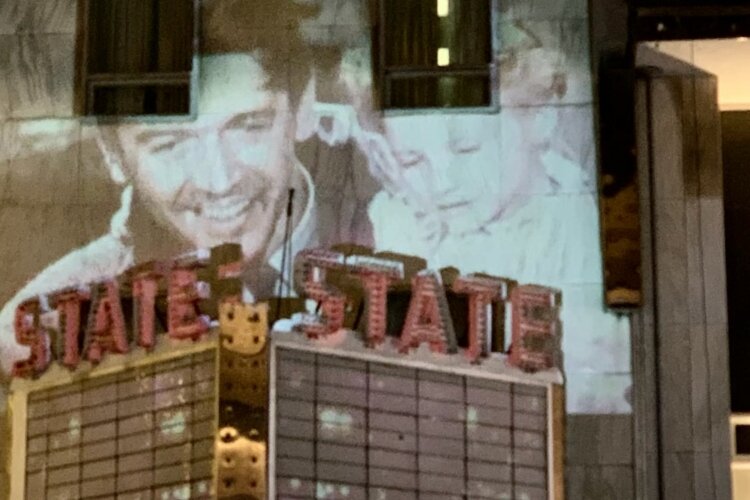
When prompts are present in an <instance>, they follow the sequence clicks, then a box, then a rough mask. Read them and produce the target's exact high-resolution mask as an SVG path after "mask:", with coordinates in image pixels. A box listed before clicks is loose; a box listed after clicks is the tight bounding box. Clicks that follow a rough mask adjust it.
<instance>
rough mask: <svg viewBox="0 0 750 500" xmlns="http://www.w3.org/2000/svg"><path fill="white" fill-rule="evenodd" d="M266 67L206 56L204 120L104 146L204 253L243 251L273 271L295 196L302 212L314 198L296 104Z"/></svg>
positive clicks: (126, 128)
mask: <svg viewBox="0 0 750 500" xmlns="http://www.w3.org/2000/svg"><path fill="white" fill-rule="evenodd" d="M263 62H265V60H264V59H263V58H260V57H258V55H257V54H255V53H251V54H222V55H212V56H205V57H204V58H203V60H202V63H201V74H202V75H203V76H202V82H201V87H200V96H199V104H198V109H199V115H198V117H197V118H196V119H195V120H193V121H189V122H181V123H152V124H143V123H138V124H121V125H117V126H116V127H115V129H114V131H110V132H109V133H105V134H103V136H105V137H109V140H106V141H105V142H110V146H109V149H112V148H111V141H112V140H114V143H115V148H114V149H115V154H114V156H115V157H117V158H119V161H114V162H110V163H112V164H113V165H110V168H120V169H121V170H122V172H121V174H122V175H123V176H124V178H127V179H130V180H131V181H132V182H133V184H134V185H135V187H136V190H137V192H138V193H139V197H140V198H141V199H144V200H145V201H146V203H147V205H148V208H149V209H150V211H151V212H152V213H153V214H154V216H155V217H157V218H158V219H160V220H161V221H162V222H166V223H167V225H169V226H171V227H172V228H173V229H174V230H176V231H177V232H178V233H179V234H180V235H181V236H182V237H183V238H184V239H186V240H188V241H190V242H191V243H192V244H193V245H195V246H196V247H202V248H206V247H211V246H215V245H218V244H221V243H224V242H238V243H240V244H241V245H242V248H243V251H244V254H245V257H246V260H247V261H255V260H257V261H262V262H265V260H267V259H268V258H269V257H270V255H271V254H272V253H273V252H274V251H275V250H276V249H278V248H279V246H280V245H281V242H282V241H281V240H282V237H283V228H284V220H283V217H284V209H285V206H286V202H287V196H288V190H289V189H290V188H295V193H296V195H295V197H296V198H297V206H305V204H301V203H300V200H299V198H300V197H301V196H300V195H302V196H304V197H306V196H308V195H309V193H307V186H306V184H305V181H304V176H303V173H302V171H301V168H300V167H298V163H297V160H296V159H295V156H294V131H295V124H296V119H295V113H294V112H293V108H294V103H293V102H291V99H290V93H289V92H288V90H287V89H286V88H285V86H284V82H283V80H282V81H281V82H279V81H276V80H275V79H274V77H273V75H272V74H270V72H269V71H267V69H266V68H264V66H263ZM117 175H119V174H118V173H117V172H113V176H114V177H117ZM303 201H304V200H303ZM297 212H301V210H298V211H297ZM293 222H295V221H293ZM293 227H294V226H293Z"/></svg>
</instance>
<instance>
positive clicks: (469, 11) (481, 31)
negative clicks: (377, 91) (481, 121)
mask: <svg viewBox="0 0 750 500" xmlns="http://www.w3.org/2000/svg"><path fill="white" fill-rule="evenodd" d="M491 3H492V0H381V1H380V8H379V10H380V19H379V23H378V25H379V29H378V36H379V44H378V50H379V53H378V57H377V64H378V65H379V68H378V73H379V78H380V82H379V83H380V86H381V88H382V103H383V107H384V108H397V109H398V108H442V107H459V108H463V107H485V106H489V105H491V104H492V91H491V80H492V79H491V74H492V36H491V33H492V26H491V17H492V16H491V12H492V9H491Z"/></svg>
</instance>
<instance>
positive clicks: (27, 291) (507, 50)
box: [0, 2, 630, 413]
mask: <svg viewBox="0 0 750 500" xmlns="http://www.w3.org/2000/svg"><path fill="white" fill-rule="evenodd" d="M290 4H294V5H297V7H298V8H300V9H303V10H302V11H304V13H305V15H304V16H303V15H302V14H300V16H299V19H298V20H300V21H301V22H300V23H298V24H299V25H298V26H296V28H291V29H290V30H289V33H291V34H293V36H292V35H290V36H284V37H282V38H283V43H281V42H280V36H279V34H278V33H274V32H272V31H273V30H270V29H269V30H266V31H263V30H260V32H262V36H260V35H258V29H257V28H258V27H257V26H251V27H248V26H244V25H241V24H238V21H237V19H243V16H244V15H245V14H242V12H240V11H241V10H242V9H243V8H246V7H243V5H245V3H242V2H227V3H223V4H221V5H225V6H226V5H231V6H233V7H231V8H230V7H222V8H216V9H213V8H211V7H210V3H209V7H206V11H205V12H204V14H203V15H204V19H203V20H202V21H203V23H204V25H205V26H207V27H209V28H210V27H212V26H213V27H216V26H228V27H231V28H232V29H230V28H222V29H221V30H219V29H213V30H208V31H207V33H209V35H210V36H208V37H207V39H206V40H205V47H204V49H203V53H202V54H201V56H200V57H199V61H198V62H199V68H200V71H199V84H198V85H197V88H196V90H197V92H196V94H195V108H196V110H197V116H195V117H191V118H186V119H178V120H162V121H154V120H138V119H132V118H128V119H125V120H121V121H119V122H116V123H96V122H91V121H87V122H85V123H84V124H83V126H82V132H81V133H80V134H78V135H76V134H69V136H68V135H65V134H63V131H62V129H60V131H59V132H58V133H57V134H56V133H55V131H54V130H53V128H51V126H47V127H46V128H43V130H42V131H41V132H40V129H39V127H36V128H34V127H33V126H32V127H25V128H24V127H21V128H20V129H19V134H21V135H23V134H24V133H28V134H32V136H33V143H34V144H35V148H36V150H35V151H34V154H41V153H45V154H48V155H55V154H58V153H57V152H58V151H59V147H60V143H64V142H66V141H68V144H70V143H73V142H74V141H81V140H82V141H86V144H87V145H88V146H87V147H88V149H87V151H89V153H90V154H89V156H90V158H88V159H87V161H88V162H89V163H90V164H91V165H93V170H95V171H96V172H97V174H96V175H97V176H98V178H99V179H100V180H101V189H102V190H103V191H104V190H108V191H107V192H112V193H114V196H113V199H114V204H113V206H112V209H111V210H109V211H104V212H97V213H92V214H91V216H92V218H93V217H99V218H101V221H100V222H101V224H99V225H94V226H95V227H99V226H101V227H103V228H106V229H105V230H104V231H103V233H102V232H99V233H98V237H94V238H87V240H86V241H82V242H81V243H80V244H78V245H75V246H71V248H72V251H68V250H67V249H66V252H67V254H65V255H63V256H62V257H59V256H58V257H55V258H54V259H48V261H47V262H41V263H39V265H40V269H35V270H33V271H32V270H29V271H28V272H27V274H25V275H23V276H22V277H20V278H19V280H18V281H19V282H18V283H14V282H9V283H6V284H5V285H4V286H5V287H7V288H6V289H5V290H4V293H5V295H4V297H6V298H7V299H6V300H7V302H6V303H5V304H4V306H3V307H2V310H0V354H1V356H2V357H1V359H0V362H2V365H3V368H5V369H6V370H7V369H8V367H9V366H10V365H11V363H12V361H13V360H15V359H19V358H23V357H24V356H25V354H26V353H25V352H24V350H23V349H22V348H20V347H18V346H17V345H16V343H15V341H14V338H13V315H14V310H15V308H16V306H17V305H18V303H19V302H20V301H21V300H23V299H25V298H28V297H31V296H34V295H42V296H43V295H45V294H49V293H51V292H53V291H56V290H59V289H61V288H65V287H69V286H76V285H82V284H85V283H90V282H95V281H97V280H101V279H106V278H108V277H111V276H115V275H117V274H119V273H122V272H123V271H124V270H126V269H127V268H128V267H130V266H132V265H133V264H134V263H137V262H144V261H147V260H152V259H156V258H165V257H170V256H174V255H177V254H180V253H183V252H190V251H194V250H196V249H198V248H207V247H211V246H215V245H218V244H220V243H223V242H236V243H240V244H241V246H242V250H243V254H244V260H245V262H244V269H245V271H244V274H243V277H244V283H245V299H246V300H253V299H257V300H262V299H266V298H268V297H271V296H273V295H274V294H275V293H276V292H277V290H278V289H279V281H280V279H281V278H280V274H281V267H282V266H281V256H282V247H283V243H284V240H285V231H286V228H287V225H288V227H289V239H290V241H291V246H292V249H293V251H294V252H297V251H299V250H301V249H303V248H307V247H312V246H318V245H325V246H328V245H332V244H335V243H357V244H363V245H369V246H374V247H375V249H376V250H389V251H395V252H400V253H405V254H410V255H416V256H420V257H424V258H425V259H427V261H428V263H429V265H430V266H431V267H432V268H440V267H444V266H455V267H457V268H459V269H460V270H461V272H462V273H464V274H466V273H471V272H485V273H489V274H493V275H498V276H507V277H510V278H513V279H516V280H519V281H521V282H526V283H531V282H533V283H539V284H543V285H548V286H553V287H558V288H561V289H562V291H563V296H564V297H565V302H564V307H563V322H564V335H563V347H564V353H565V360H564V362H565V370H566V373H567V375H568V387H569V388H570V390H569V393H568V398H567V400H568V409H569V411H573V412H584V413H585V412H628V411H630V406H629V402H628V401H627V399H626V394H627V388H628V386H629V384H630V377H629V375H628V374H629V354H628V352H629V347H628V324H627V321H626V320H624V319H619V318H618V317H616V316H614V315H611V314H609V313H606V312H605V311H604V309H603V306H602V296H601V286H602V285H601V283H602V277H601V273H602V271H601V254H600V248H599V233H598V209H597V204H596V196H595V179H594V174H593V135H592V130H591V129H592V118H591V114H590V113H591V110H590V104H583V105H576V106H572V105H569V104H567V102H568V101H566V99H567V100H570V99H572V97H571V96H575V95H577V94H580V93H581V88H582V85H584V86H585V82H584V84H582V83H581V80H585V78H582V77H581V72H584V71H588V69H587V64H584V63H581V62H580V61H577V62H574V63H571V62H570V60H569V57H568V55H565V54H561V53H560V51H559V49H558V48H557V47H556V46H555V44H554V43H553V42H552V41H549V40H546V38H545V36H546V35H545V36H536V35H537V34H535V32H534V29H546V27H545V26H544V24H543V23H542V24H536V25H534V27H533V29H532V28H529V27H524V26H521V25H520V24H519V23H513V24H512V25H510V24H509V25H508V26H507V27H505V26H503V27H501V28H502V30H504V31H503V33H504V35H503V36H504V37H505V38H507V40H506V39H504V41H503V48H502V52H501V53H500V54H498V55H497V59H498V66H499V69H500V75H501V77H500V78H498V81H497V82H496V83H495V86H496V87H497V89H496V90H497V92H498V93H499V97H500V98H499V102H500V109H499V110H495V111H492V112H491V111H488V112H482V113H479V112H470V113H467V112H451V113H442V112H439V111H437V112H435V111H432V112H417V113H412V114H408V115H405V114H391V113H385V114H384V113H382V112H381V111H378V110H376V109H375V106H374V105H373V89H374V86H373V81H372V79H373V77H372V69H371V61H370V45H369V38H368V37H369V27H368V25H367V21H366V19H365V18H364V15H365V14H364V13H365V12H366V9H361V8H354V7H352V5H355V2H351V3H347V5H348V7H347V8H345V9H342V10H341V11H340V12H339V11H336V12H333V13H332V12H328V11H327V10H326V9H329V10H330V9H332V7H330V5H333V4H332V3H331V4H330V5H329V4H328V3H326V4H325V5H328V7H326V8H324V9H323V10H321V11H316V10H315V5H314V2H312V3H311V2H290ZM350 4H351V5H350ZM357 5H359V4H358V3H357ZM248 8H249V7H248ZM237 9H239V11H238V10H237ZM302 11H301V12H302ZM311 13H312V14H313V15H312V16H311V15H309V14H311ZM324 14H325V15H324ZM292 17H293V16H292ZM295 19H296V18H295ZM331 19H334V20H336V21H335V22H334V25H333V26H332V27H330V28H331V29H323V27H321V23H322V24H325V23H329V24H330V23H331V22H332V21H331ZM337 23H338V24H337ZM326 26H327V25H326ZM235 28H236V29H235ZM253 30H256V31H253ZM287 34H288V33H284V35H287ZM224 35H226V39H222V38H220V37H221V36H224ZM567 36H568V38H570V39H572V40H575V39H576V37H579V38H580V37H586V36H587V35H586V32H585V30H584V31H581V32H580V33H572V34H571V33H568V34H567ZM578 45H581V44H580V43H578ZM576 46H577V45H576ZM583 54H584V55H583V56H581V57H585V51H583ZM576 57H578V56H576ZM536 67H543V68H544V71H542V70H539V71H536V70H535V69H534V68H536ZM531 101H534V103H535V104H534V105H530V104H529V103H530V102H531ZM34 134H36V135H34ZM45 148H46V149H45ZM56 148H57V149H56ZM43 149H44V151H42V150H43ZM19 154H25V153H23V152H21V153H19ZM79 156H80V157H83V156H84V155H83V154H81V155H78V156H76V160H78V161H81V159H80V158H79ZM0 160H1V158H0ZM290 190H293V192H294V196H293V210H292V211H291V215H289V216H288V215H287V213H288V212H287V205H288V202H289V196H290ZM43 244H44V243H42V242H41V241H40V242H39V245H43ZM28 251H30V252H33V251H34V248H33V247H29V248H28ZM16 272H17V273H18V274H19V275H20V274H21V273H22V271H20V270H17V271H16Z"/></svg>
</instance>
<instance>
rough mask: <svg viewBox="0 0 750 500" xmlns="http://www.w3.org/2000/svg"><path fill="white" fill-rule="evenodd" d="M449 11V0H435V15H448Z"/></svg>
mask: <svg viewBox="0 0 750 500" xmlns="http://www.w3.org/2000/svg"><path fill="white" fill-rule="evenodd" d="M449 12H450V0H437V15H438V16H439V17H448V13H449Z"/></svg>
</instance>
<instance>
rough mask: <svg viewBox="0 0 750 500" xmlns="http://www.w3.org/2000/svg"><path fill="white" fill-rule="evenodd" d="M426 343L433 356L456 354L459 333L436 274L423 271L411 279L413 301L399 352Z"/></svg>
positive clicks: (402, 334)
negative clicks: (455, 328)
mask: <svg viewBox="0 0 750 500" xmlns="http://www.w3.org/2000/svg"><path fill="white" fill-rule="evenodd" d="M423 342H427V343H429V345H430V349H431V350H432V351H433V352H442V353H445V352H449V353H453V352H456V350H457V346H456V333H455V331H454V330H453V320H452V319H451V314H450V311H449V310H448V300H447V299H446V297H445V290H444V289H443V284H442V282H441V281H440V276H439V275H438V274H437V273H436V272H434V271H422V272H420V273H419V274H417V275H416V276H414V277H413V278H412V285H411V301H410V302H409V310H408V311H407V313H406V321H405V322H404V328H403V330H402V332H401V339H400V341H399V350H400V351H401V352H407V351H408V350H409V349H410V348H416V347H419V345H420V344H422V343H423Z"/></svg>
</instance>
